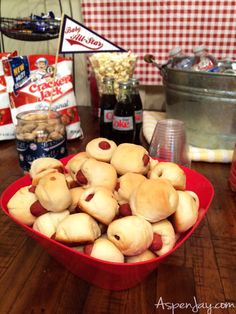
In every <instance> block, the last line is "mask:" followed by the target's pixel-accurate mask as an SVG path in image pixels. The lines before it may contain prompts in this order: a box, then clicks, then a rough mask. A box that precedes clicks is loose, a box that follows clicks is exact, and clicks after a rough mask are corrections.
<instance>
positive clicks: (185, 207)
mask: <svg viewBox="0 0 236 314" xmlns="http://www.w3.org/2000/svg"><path fill="white" fill-rule="evenodd" d="M178 194H179V203H178V206H177V209H176V212H175V213H174V215H173V216H172V218H173V219H172V222H173V225H174V228H175V231H176V232H185V231H187V230H188V229H189V228H191V227H192V226H193V225H194V224H195V222H196V221H197V219H198V209H199V198H198V196H197V194H196V193H194V192H192V191H178Z"/></svg>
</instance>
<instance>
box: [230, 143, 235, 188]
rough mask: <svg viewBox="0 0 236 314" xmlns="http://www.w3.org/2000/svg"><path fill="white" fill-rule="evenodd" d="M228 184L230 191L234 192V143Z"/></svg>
mask: <svg viewBox="0 0 236 314" xmlns="http://www.w3.org/2000/svg"><path fill="white" fill-rule="evenodd" d="M229 184H230V188H231V190H232V191H234V192H236V144H235V145H234V152H233V157H232V163H231V167H230V174H229Z"/></svg>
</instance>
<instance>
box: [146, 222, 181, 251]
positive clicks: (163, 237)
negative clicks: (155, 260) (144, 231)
mask: <svg viewBox="0 0 236 314" xmlns="http://www.w3.org/2000/svg"><path fill="white" fill-rule="evenodd" d="M152 229H153V233H154V235H153V242H152V244H151V246H150V248H149V249H150V250H151V251H153V252H154V253H155V254H156V255H158V256H161V255H163V254H165V253H167V252H168V251H170V250H171V249H172V248H173V247H174V245H175V242H176V235H175V230H174V228H173V225H172V223H171V222H170V221H169V220H167V219H163V220H161V221H158V222H156V223H154V224H152Z"/></svg>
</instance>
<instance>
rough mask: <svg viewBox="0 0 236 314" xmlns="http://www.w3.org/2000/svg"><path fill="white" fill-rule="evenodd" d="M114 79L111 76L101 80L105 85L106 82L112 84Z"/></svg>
mask: <svg viewBox="0 0 236 314" xmlns="http://www.w3.org/2000/svg"><path fill="white" fill-rule="evenodd" d="M114 81H115V79H114V78H113V77H111V76H104V78H103V83H107V82H114Z"/></svg>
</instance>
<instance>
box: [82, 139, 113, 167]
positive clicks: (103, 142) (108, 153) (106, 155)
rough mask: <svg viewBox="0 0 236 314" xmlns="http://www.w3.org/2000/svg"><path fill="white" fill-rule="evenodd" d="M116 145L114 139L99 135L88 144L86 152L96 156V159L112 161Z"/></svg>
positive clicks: (90, 155)
mask: <svg viewBox="0 0 236 314" xmlns="http://www.w3.org/2000/svg"><path fill="white" fill-rule="evenodd" d="M116 147H117V145H116V143H115V142H114V141H111V140H108V139H107V138H104V137H98V138H95V139H93V140H92V141H90V142H89V143H88V144H87V145H86V153H87V154H88V156H89V157H92V158H95V159H96V160H100V161H105V162H110V160H111V157H112V154H113V152H114V150H115V149H116Z"/></svg>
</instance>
